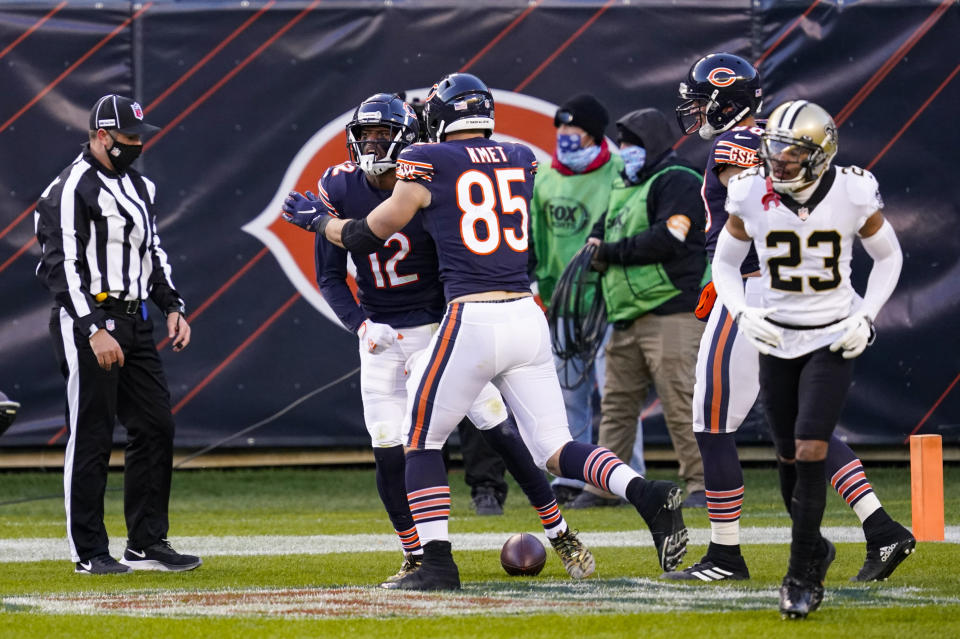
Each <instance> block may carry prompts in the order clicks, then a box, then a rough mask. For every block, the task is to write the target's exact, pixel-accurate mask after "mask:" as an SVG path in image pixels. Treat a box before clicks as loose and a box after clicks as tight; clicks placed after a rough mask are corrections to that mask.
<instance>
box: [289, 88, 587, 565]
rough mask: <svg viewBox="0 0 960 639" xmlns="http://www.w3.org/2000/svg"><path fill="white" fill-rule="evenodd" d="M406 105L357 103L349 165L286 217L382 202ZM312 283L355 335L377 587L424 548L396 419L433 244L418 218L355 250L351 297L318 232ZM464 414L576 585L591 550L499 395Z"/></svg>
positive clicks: (377, 99) (423, 336)
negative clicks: (395, 560) (393, 541)
mask: <svg viewBox="0 0 960 639" xmlns="http://www.w3.org/2000/svg"><path fill="white" fill-rule="evenodd" d="M419 129H420V127H419V124H418V121H417V118H416V116H415V114H414V112H413V110H412V109H411V107H410V106H409V105H408V104H406V103H405V102H404V101H403V100H401V99H400V98H399V97H398V96H396V95H390V94H386V93H379V94H376V95H373V96H371V97H369V98H367V99H366V100H364V101H363V102H362V103H361V104H360V106H359V107H357V109H356V111H355V112H354V116H353V119H352V120H351V122H350V123H349V124H348V125H347V146H348V149H349V154H350V161H348V162H344V163H343V164H339V165H336V166H332V167H330V168H329V169H327V170H326V172H325V173H324V174H323V177H322V178H321V180H320V183H319V189H318V190H319V198H314V197H312V194H311V193H309V192H308V193H307V195H308V196H310V197H304V196H302V195H300V194H299V193H291V195H290V197H289V198H288V199H287V201H286V202H285V203H284V214H283V215H284V219H286V220H287V221H289V222H291V223H294V224H297V225H298V226H303V227H310V222H311V221H312V220H313V219H314V218H315V217H316V215H317V213H318V211H317V210H314V211H312V212H310V209H319V210H320V211H323V212H324V215H326V214H327V213H329V214H331V215H335V216H337V217H340V218H343V219H363V218H364V217H366V216H367V214H368V213H369V212H370V211H372V210H373V209H374V208H376V206H377V205H378V204H380V203H381V202H383V201H384V200H386V199H387V198H388V197H389V196H390V193H391V192H392V191H393V188H394V185H395V184H396V181H397V179H396V170H395V167H396V161H397V155H398V153H399V152H400V150H401V149H403V148H405V147H407V146H408V145H409V144H411V143H412V142H414V141H415V140H416V139H417V137H418V136H419ZM316 258H317V280H318V282H319V284H320V291H321V292H322V293H323V296H324V299H325V300H326V301H327V302H328V303H329V304H330V306H331V308H332V309H333V310H334V312H335V313H336V314H337V317H339V318H340V321H341V322H342V323H343V325H344V326H345V327H346V328H348V329H349V330H351V331H354V332H356V333H357V335H358V336H359V337H360V392H361V396H362V398H363V411H364V422H365V423H366V427H367V430H368V431H369V433H370V438H371V441H372V444H373V452H374V459H375V461H376V474H377V490H378V491H379V493H380V498H381V500H382V501H383V504H384V506H385V507H386V510H387V514H388V515H389V517H390V520H391V523H392V524H393V526H394V529H395V530H396V533H397V536H398V537H399V539H400V542H401V545H402V548H403V551H404V560H403V564H402V566H401V569H400V571H399V572H398V573H397V574H396V575H393V576H392V577H390V578H389V579H388V580H387V581H386V582H385V583H386V584H390V583H392V582H394V581H397V580H399V579H401V578H403V577H404V576H406V575H407V574H409V573H410V572H412V571H414V570H416V569H417V568H418V567H419V566H420V563H421V560H422V557H423V550H422V548H421V545H420V540H419V537H418V535H417V529H416V526H415V525H414V517H413V516H412V515H411V512H410V507H409V505H408V503H407V493H406V491H405V489H404V454H403V447H402V439H401V426H402V416H403V415H404V412H405V407H406V403H407V391H406V387H405V379H406V375H407V373H406V371H407V368H408V365H410V364H411V359H412V358H415V357H416V356H417V354H418V353H419V352H420V351H422V350H423V349H424V348H426V346H427V344H428V342H429V340H430V338H431V336H432V335H433V333H434V332H435V331H436V330H437V326H438V322H439V321H440V318H441V317H442V316H443V308H444V303H443V290H442V288H441V286H440V280H439V274H438V272H437V253H436V249H435V247H434V243H433V240H432V239H431V238H430V236H429V235H427V233H426V231H425V230H424V228H423V224H422V219H421V218H419V217H416V218H414V219H412V220H410V222H409V223H408V224H406V225H405V226H404V227H403V228H402V229H400V230H399V231H398V232H396V233H393V234H392V235H390V236H389V237H388V238H387V239H386V240H385V241H382V242H380V246H378V247H376V248H375V249H374V250H370V251H369V252H367V253H366V254H364V252H354V253H353V258H354V263H355V265H356V281H357V297H358V298H359V301H360V303H359V304H358V303H357V301H356V300H355V299H354V297H353V294H352V292H351V291H350V289H349V288H348V286H347V283H346V277H347V251H346V250H344V249H343V248H340V247H337V246H334V245H332V244H330V243H329V242H326V241H324V239H323V238H322V236H320V235H319V234H318V235H317V252H316ZM475 397H476V401H474V402H473V403H472V406H471V407H470V409H469V410H468V411H467V417H468V418H469V419H470V421H471V422H473V423H474V424H475V425H476V426H477V428H478V429H480V433H481V435H482V436H483V440H484V441H485V442H487V444H489V445H490V447H491V448H492V449H493V450H494V451H496V453H498V454H499V455H500V456H501V457H502V458H503V459H504V462H505V464H506V466H507V468H508V469H509V470H510V472H511V474H512V475H513V476H514V478H515V479H516V480H517V483H519V484H520V487H521V488H522V489H523V491H524V493H525V494H526V495H527V498H528V499H529V500H530V503H531V505H532V506H533V507H534V508H535V509H536V511H537V513H538V515H539V517H540V521H541V523H542V524H543V527H544V531H545V532H546V535H547V537H548V538H549V539H550V542H551V544H552V545H553V547H554V549H555V550H556V551H557V554H558V555H559V556H560V559H561V561H562V562H563V564H564V568H566V570H567V573H568V574H569V575H570V576H571V577H573V578H575V579H580V578H584V577H588V576H589V575H591V574H592V573H593V571H594V567H595V562H594V558H593V555H592V553H591V552H590V551H589V549H587V548H586V547H585V546H584V545H583V544H582V543H581V542H580V540H579V539H578V538H577V536H576V533H575V532H574V531H573V530H570V529H569V528H568V527H567V522H566V520H565V519H564V518H563V515H562V514H561V513H560V510H559V508H558V507H557V502H556V500H555V498H554V496H553V492H552V491H551V489H550V485H549V484H548V483H547V480H546V477H544V475H543V473H542V472H541V471H540V470H539V469H538V468H537V466H536V465H535V464H534V461H533V458H532V457H531V456H530V453H529V452H528V451H527V449H526V448H525V447H524V445H523V442H522V440H521V439H520V435H519V432H518V431H517V429H516V427H515V426H514V425H513V424H512V423H511V422H510V421H508V417H507V411H506V407H505V406H504V404H503V400H502V398H501V397H500V394H499V393H498V392H497V390H496V389H495V388H494V387H493V386H492V385H490V384H487V385H485V386H484V387H483V388H482V389H481V390H480V391H479V393H478V394H477V395H475Z"/></svg>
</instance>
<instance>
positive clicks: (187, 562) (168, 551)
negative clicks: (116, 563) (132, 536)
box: [120, 539, 203, 572]
mask: <svg viewBox="0 0 960 639" xmlns="http://www.w3.org/2000/svg"><path fill="white" fill-rule="evenodd" d="M120 563H121V564H124V565H125V566H130V567H131V568H133V569H134V570H161V571H166V572H179V571H183V570H193V569H194V568H196V567H197V566H199V565H201V564H202V563H203V560H202V559H200V558H199V557H196V556H194V555H181V554H180V553H178V552H177V551H176V550H174V549H173V547H172V546H171V545H170V542H169V541H167V540H166V539H161V540H160V541H158V542H157V543H155V544H150V545H149V546H147V547H146V548H140V549H136V548H131V547H130V546H129V545H128V546H127V549H126V550H125V551H123V557H122V558H121V559H120Z"/></svg>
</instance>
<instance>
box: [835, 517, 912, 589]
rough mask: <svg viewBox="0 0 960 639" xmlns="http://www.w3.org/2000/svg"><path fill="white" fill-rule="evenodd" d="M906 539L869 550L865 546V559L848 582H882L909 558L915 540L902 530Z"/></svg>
mask: <svg viewBox="0 0 960 639" xmlns="http://www.w3.org/2000/svg"><path fill="white" fill-rule="evenodd" d="M903 531H904V532H905V533H906V534H907V536H906V537H903V538H902V539H898V540H897V541H894V542H891V543H889V544H884V545H881V546H877V547H874V548H871V547H870V545H869V544H868V545H867V559H866V561H864V562H863V567H862V568H860V572H858V573H857V574H856V576H854V577H851V578H850V581H884V580H885V579H886V578H887V577H889V576H890V575H891V574H893V571H894V570H896V568H897V566H899V565H900V564H901V563H902V562H903V560H904V559H906V558H907V557H909V556H910V554H911V553H912V552H913V551H914V548H916V546H917V540H916V538H915V537H914V536H913V535H912V534H910V532H909V531H908V530H907V529H906V528H904V529H903Z"/></svg>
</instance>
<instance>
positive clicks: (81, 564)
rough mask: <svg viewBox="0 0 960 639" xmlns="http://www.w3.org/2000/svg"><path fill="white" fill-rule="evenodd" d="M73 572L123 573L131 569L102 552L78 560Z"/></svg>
mask: <svg viewBox="0 0 960 639" xmlns="http://www.w3.org/2000/svg"><path fill="white" fill-rule="evenodd" d="M73 572H75V573H77V574H81V575H125V574H127V573H131V572H133V570H131V569H130V567H129V566H124V565H123V564H121V563H120V562H119V561H117V560H116V559H114V558H113V557H111V556H110V555H108V554H107V553H103V554H102V555H97V556H96V557H93V558H92V559H87V560H86V561H78V562H77V565H76V568H74V569H73Z"/></svg>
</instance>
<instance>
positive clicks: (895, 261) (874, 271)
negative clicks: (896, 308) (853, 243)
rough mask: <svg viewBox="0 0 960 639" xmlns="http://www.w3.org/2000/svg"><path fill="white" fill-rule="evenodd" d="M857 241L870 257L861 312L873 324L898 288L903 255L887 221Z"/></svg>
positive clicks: (895, 235)
mask: <svg viewBox="0 0 960 639" xmlns="http://www.w3.org/2000/svg"><path fill="white" fill-rule="evenodd" d="M860 241H861V242H863V248H864V249H866V251H867V254H868V255H869V256H870V257H871V258H873V268H871V269H870V277H869V278H868V279H867V290H866V291H865V292H864V294H863V304H862V305H861V306H860V311H861V312H863V313H866V314H867V316H868V317H869V318H870V320H871V321H872V320H874V319H876V317H877V314H878V313H879V312H880V309H881V308H882V307H883V305H884V304H885V303H886V301H887V300H888V299H890V296H891V295H892V294H893V290H894V289H895V288H896V287H897V281H898V280H899V279H900V269H901V268H902V267H903V252H902V251H901V250H900V242H899V241H898V240H897V234H896V232H894V230H893V227H892V226H891V225H890V222H888V221H887V220H884V221H883V224H882V225H881V226H880V228H879V230H877V232H875V233H873V234H872V235H871V236H870V237H862V238H860Z"/></svg>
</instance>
